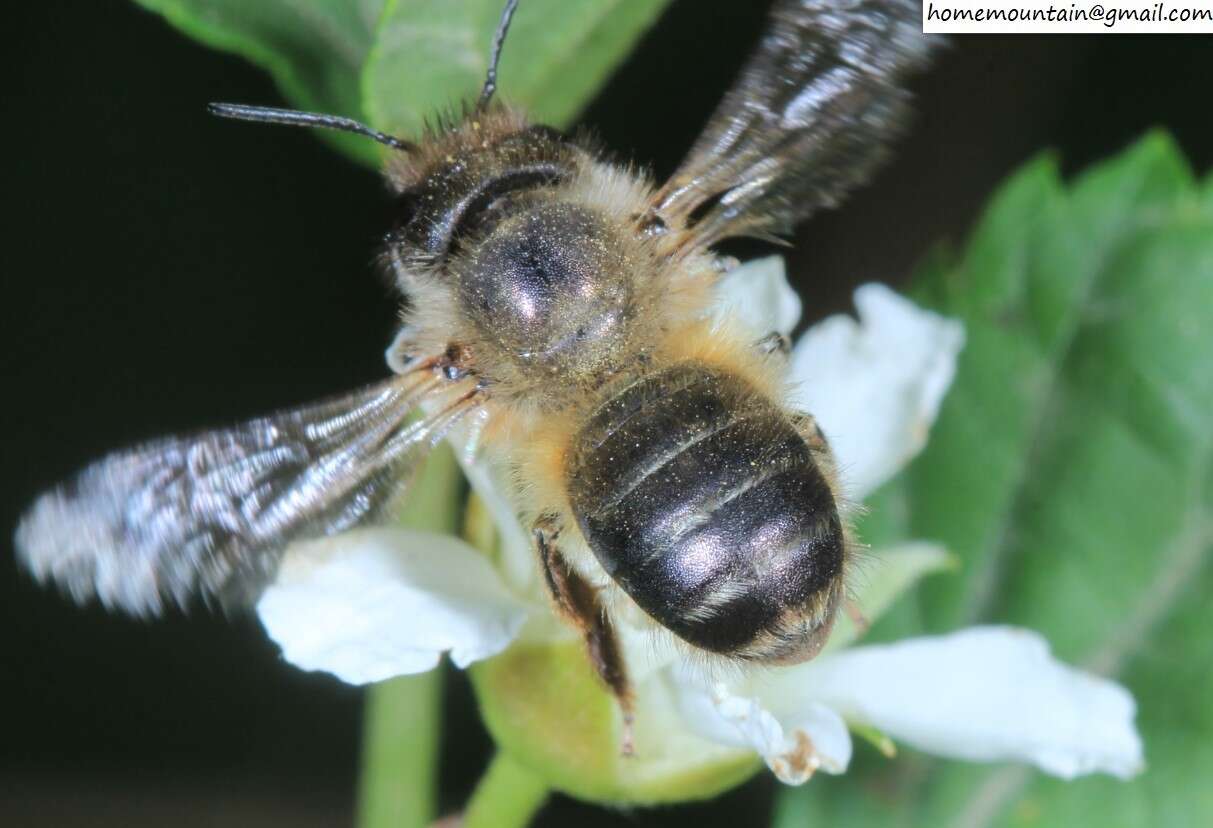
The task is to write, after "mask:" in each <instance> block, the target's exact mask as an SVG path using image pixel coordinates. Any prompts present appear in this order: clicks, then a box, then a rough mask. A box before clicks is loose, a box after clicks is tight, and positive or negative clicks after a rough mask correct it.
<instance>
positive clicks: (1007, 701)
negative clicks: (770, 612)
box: [772, 627, 1143, 779]
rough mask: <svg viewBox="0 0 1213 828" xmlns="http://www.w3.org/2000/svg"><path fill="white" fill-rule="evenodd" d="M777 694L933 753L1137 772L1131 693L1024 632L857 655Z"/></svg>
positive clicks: (1006, 630) (796, 679)
mask: <svg viewBox="0 0 1213 828" xmlns="http://www.w3.org/2000/svg"><path fill="white" fill-rule="evenodd" d="M779 685H780V686H779V687H778V688H772V689H773V690H774V691H775V692H777V693H778V692H781V693H782V694H783V695H784V696H796V695H798V696H800V698H801V699H802V700H803V701H804V702H805V703H809V702H815V703H819V704H825V705H827V706H829V707H832V708H834V709H835V710H837V711H839V712H840V713H841V714H842V715H843V716H844V717H845V718H846V719H847V720H848V721H853V722H859V723H863V724H868V725H872V726H874V727H876V728H878V729H879V730H881V731H883V732H885V733H887V734H889V735H890V736H892V737H894V738H896V739H901V740H903V741H905V742H906V743H908V744H910V745H913V746H914V747H917V748H919V749H921V750H924V751H929V752H931V753H937V754H939V755H941V756H949V757H953V758H957V759H967V760H971V761H999V760H1018V761H1024V762H1031V763H1032V764H1035V765H1036V766H1038V767H1039V768H1041V769H1042V770H1044V771H1046V772H1048V773H1051V774H1053V775H1055V776H1060V777H1063V778H1066V779H1069V778H1072V777H1075V776H1079V775H1082V774H1086V773H1093V772H1097V771H1101V772H1104V773H1110V774H1112V775H1114V776H1118V777H1120V778H1122V779H1124V778H1128V777H1130V776H1133V775H1134V774H1136V773H1138V772H1139V771H1141V769H1142V767H1143V759H1142V744H1141V738H1140V737H1139V736H1138V734H1137V731H1136V729H1135V727H1134V725H1133V718H1134V714H1135V711H1136V707H1135V705H1134V702H1133V697H1132V696H1131V695H1130V694H1129V693H1128V691H1126V690H1125V689H1124V688H1123V687H1121V686H1120V685H1118V684H1116V683H1115V682H1112V681H1109V680H1107V679H1103V678H1099V677H1097V676H1093V675H1090V674H1088V673H1084V672H1082V671H1080V670H1077V669H1075V668H1073V667H1069V666H1067V665H1065V664H1062V663H1061V662H1059V661H1057V660H1056V659H1054V658H1053V657H1052V656H1051V655H1050V653H1049V647H1048V644H1047V642H1046V641H1045V640H1044V639H1043V638H1042V637H1041V636H1039V635H1037V634H1036V633H1034V632H1030V631H1028V630H1023V629H1016V628H1012V627H974V628H971V629H967V630H962V631H960V632H957V633H953V634H951V635H946V636H940V637H932V638H912V639H908V640H906V641H903V642H899V643H896V644H891V645H887V646H873V647H857V648H855V649H851V650H846V651H844V652H841V653H838V654H835V655H830V656H826V657H823V658H821V659H819V660H817V661H815V662H810V663H809V664H805V665H803V666H801V667H796V668H793V669H792V670H790V671H787V672H785V673H784V674H782V675H781V676H780V678H779Z"/></svg>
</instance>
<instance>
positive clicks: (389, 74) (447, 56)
mask: <svg viewBox="0 0 1213 828" xmlns="http://www.w3.org/2000/svg"><path fill="white" fill-rule="evenodd" d="M667 2H668V0H527V1H526V2H523V3H521V4H520V5H519V7H518V11H517V13H516V14H515V15H514V20H513V23H512V24H511V27H510V33H509V37H508V38H507V39H506V42H505V47H504V49H503V51H502V56H501V63H500V67H499V75H498V90H499V94H500V95H501V96H502V97H503V98H504V99H505V100H507V101H510V102H512V103H515V104H519V105H521V106H523V107H524V108H526V109H527V110H528V111H529V112H531V113H532V115H533V116H534V117H535V119H536V120H538V121H540V122H543V123H549V124H553V125H555V126H558V127H563V126H567V125H568V124H569V123H570V122H571V121H572V119H573V118H574V117H575V116H576V115H577V113H578V112H579V111H580V110H581V107H583V106H584V105H585V104H586V102H587V101H588V100H589V98H590V96H591V95H592V94H593V93H594V92H595V91H596V90H597V89H598V87H599V86H601V85H602V83H603V82H604V81H605V80H606V78H607V77H608V76H609V75H610V72H611V70H612V69H614V68H615V66H616V65H617V64H618V63H619V62H620V61H621V60H622V59H623V58H624V57H626V56H627V53H628V51H629V49H630V48H631V46H632V44H633V43H634V42H635V41H636V39H637V38H639V37H640V35H641V34H642V33H643V32H644V31H645V29H647V28H648V27H649V25H650V24H651V23H652V22H653V21H654V20H656V19H657V16H658V14H659V13H660V12H661V10H662V9H663V8H664V7H665V5H666V3H667ZM502 6H503V0H466V1H465V2H462V3H451V2H449V0H407V2H406V1H405V0H388V3H387V8H386V9H385V11H384V15H383V18H382V21H381V22H380V25H379V28H378V31H377V34H376V42H375V48H374V50H373V51H372V53H371V55H370V59H369V60H368V61H367V63H366V67H365V70H364V73H363V87H362V88H363V105H364V109H365V111H366V113H367V116H368V117H369V118H370V119H371V120H372V121H373V122H374V123H375V124H376V125H377V126H379V127H381V128H382V129H386V130H389V131H392V132H395V133H398V134H401V135H404V136H412V137H415V136H417V135H419V134H420V133H421V131H422V129H423V127H424V124H425V123H426V122H427V121H429V122H431V123H432V122H433V118H434V116H435V114H436V113H438V112H450V111H452V110H457V109H458V107H459V106H460V105H461V104H462V103H464V102H469V101H473V100H475V98H476V96H477V95H478V94H479V93H480V87H481V85H482V84H483V83H484V74H485V69H486V68H487V66H488V57H489V44H490V42H491V41H492V37H493V32H494V30H495V29H496V27H497V20H498V18H499V17H500V15H501V9H502Z"/></svg>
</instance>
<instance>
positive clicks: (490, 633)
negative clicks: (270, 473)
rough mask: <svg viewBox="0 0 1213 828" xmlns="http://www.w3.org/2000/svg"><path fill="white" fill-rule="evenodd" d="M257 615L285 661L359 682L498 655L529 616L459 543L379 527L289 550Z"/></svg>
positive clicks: (475, 555)
mask: <svg viewBox="0 0 1213 828" xmlns="http://www.w3.org/2000/svg"><path fill="white" fill-rule="evenodd" d="M257 614H258V615H259V616H260V618H261V623H262V624H263V625H264V626H265V629H266V631H267V632H268V633H269V635H270V637H271V638H272V639H274V641H276V642H277V643H278V645H279V646H280V647H281V648H282V654H283V656H284V657H285V658H286V660H287V661H289V662H291V663H292V664H294V665H296V666H297V667H301V668H303V669H305V670H324V671H326V672H329V673H332V674H333V675H335V676H337V678H339V679H341V680H342V681H345V682H348V683H350V684H365V683H367V682H373V681H382V680H383V679H388V678H391V677H393V676H398V675H404V674H408V673H420V672H424V671H426V670H429V669H431V668H433V667H434V666H436V665H437V664H438V660H439V658H440V657H441V655H442V653H444V652H450V655H451V660H452V661H453V662H454V663H455V664H456V665H458V666H459V667H465V666H467V665H468V664H470V663H472V662H474V661H478V660H480V659H483V658H488V657H489V656H491V655H494V654H496V653H499V652H501V651H502V650H504V649H505V648H506V646H508V645H509V643H510V642H511V641H512V640H513V639H514V637H515V636H516V635H517V633H518V631H519V629H520V628H521V627H522V625H523V622H524V621H525V620H526V617H527V609H526V607H525V606H524V605H523V604H522V603H520V602H519V601H518V600H517V599H515V598H513V597H512V596H511V595H510V593H509V592H507V590H506V588H505V586H504V585H503V584H502V582H501V578H500V576H499V575H498V574H497V572H496V571H495V570H494V569H493V568H492V566H491V565H490V564H489V562H488V561H487V560H486V559H485V558H484V556H483V555H480V554H479V553H477V552H476V551H475V550H474V549H472V547H470V546H468V545H467V544H465V543H463V542H462V541H460V540H458V539H456V538H453V537H451V536H449V535H437V534H431V533H427V532H413V531H409V530H405V529H394V528H376V529H361V530H356V531H353V532H347V533H345V534H341V535H335V536H333V537H331V538H323V539H320V540H316V541H309V542H307V543H300V544H295V545H294V546H292V547H291V548H290V549H289V550H288V551H287V555H286V557H285V558H284V560H283V562H282V567H281V569H280V570H279V573H278V577H277V579H276V580H275V581H274V583H273V584H272V585H271V586H270V587H269V589H267V590H266V591H265V594H264V595H263V596H262V597H261V600H260V601H259V602H258V603H257Z"/></svg>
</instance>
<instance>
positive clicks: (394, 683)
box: [358, 669, 442, 828]
mask: <svg viewBox="0 0 1213 828" xmlns="http://www.w3.org/2000/svg"><path fill="white" fill-rule="evenodd" d="M365 711H366V712H365V713H364V714H363V745H362V775H361V778H360V779H359V781H358V785H359V792H358V825H359V826H360V828H425V826H427V825H429V824H430V822H431V821H432V820H433V819H434V816H435V810H436V807H435V802H434V791H435V787H436V781H437V780H436V777H437V773H438V763H437V761H436V760H437V757H438V746H439V733H440V725H441V719H442V671H441V670H440V669H439V670H431V671H430V672H428V673H422V674H420V675H416V676H401V677H400V678H397V679H392V680H391V681H387V682H384V683H382V684H379V685H376V686H375V687H373V688H371V689H370V691H368V693H367V697H366V708H365Z"/></svg>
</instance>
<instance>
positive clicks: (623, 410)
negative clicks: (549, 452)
mask: <svg viewBox="0 0 1213 828" xmlns="http://www.w3.org/2000/svg"><path fill="white" fill-rule="evenodd" d="M567 482H568V487H569V493H570V498H571V503H572V507H573V511H574V513H575V514H576V517H577V521H578V524H579V525H580V527H581V531H582V533H583V534H584V536H585V538H586V540H587V541H588V542H589V545H590V547H591V548H592V550H593V552H594V554H595V556H596V557H597V558H598V561H599V563H600V564H601V565H602V566H603V568H604V569H605V570H606V571H607V573H608V574H610V575H611V577H612V578H613V579H614V580H615V581H616V582H617V583H618V584H619V585H620V586H621V587H622V588H623V589H624V591H625V592H627V594H628V595H629V596H631V598H632V599H633V600H634V601H635V602H636V603H637V604H638V605H639V606H640V607H641V608H642V609H644V610H645V611H646V612H647V613H648V614H649V615H650V616H652V617H653V618H654V619H655V620H657V621H658V622H659V623H661V624H662V625H664V626H665V627H667V628H669V629H670V630H672V631H673V632H674V633H676V634H677V635H679V636H680V637H681V638H683V639H685V640H686V641H688V642H690V643H691V644H693V645H695V646H697V647H699V648H701V649H705V650H709V651H711V652H716V653H722V654H728V655H733V656H740V657H750V658H764V659H767V658H769V659H771V660H784V659H793V660H794V659H795V658H796V656H797V652H798V649H799V648H802V647H803V645H804V642H805V640H806V639H807V638H808V637H809V636H810V635H811V634H812V633H813V632H814V630H812V629H808V628H807V627H808V626H809V625H811V624H813V623H820V621H821V619H820V618H818V619H817V620H816V621H813V620H812V619H811V613H810V612H809V608H811V607H821V606H823V605H824V603H825V598H826V594H827V593H833V592H834V591H835V590H836V585H837V583H838V580H839V577H840V575H841V572H842V567H843V553H844V538H843V530H842V525H841V522H840V520H839V517H838V510H837V507H836V506H835V503H834V498H833V494H832V492H831V490H830V487H829V484H828V483H827V481H826V479H825V477H824V476H823V474H822V472H821V470H820V469H819V468H818V466H817V464H816V462H815V461H814V459H813V455H812V453H811V452H810V450H809V447H808V445H807V444H806V443H805V440H804V438H803V437H802V436H801V435H800V434H799V433H798V432H797V430H796V429H795V427H794V426H793V424H792V422H791V421H790V419H789V418H788V416H787V415H786V414H785V413H784V412H783V411H782V410H780V408H779V407H778V406H777V405H775V403H774V402H772V401H770V400H768V399H766V398H765V397H763V396H761V395H759V394H758V393H756V392H755V391H754V390H753V389H752V388H750V387H749V385H748V383H746V382H745V381H744V380H742V379H741V378H738V377H735V376H731V375H728V374H724V373H722V372H719V371H716V370H714V369H712V368H709V367H706V366H703V365H699V364H694V363H686V364H682V365H678V366H675V367H674V368H671V369H669V370H667V371H664V372H662V373H660V374H657V375H655V376H651V377H647V378H645V379H642V380H640V381H638V382H635V383H633V384H631V385H629V386H627V387H626V388H624V389H623V390H621V391H620V392H619V393H618V394H616V395H615V396H614V397H613V398H612V399H611V400H609V401H608V402H607V403H606V404H605V405H603V406H602V407H601V408H600V409H599V410H598V411H597V412H595V414H594V416H593V417H592V418H591V419H590V420H589V421H588V422H587V424H586V425H585V426H584V427H583V428H582V430H581V431H580V432H579V434H578V435H577V437H576V438H575V440H574V445H573V450H572V451H571V452H570V455H569V462H568V467H567ZM758 642H762V644H761V646H759V643H758Z"/></svg>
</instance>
